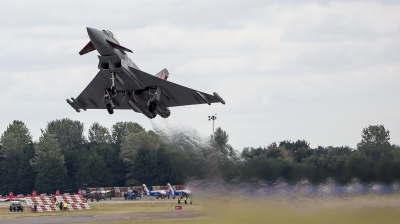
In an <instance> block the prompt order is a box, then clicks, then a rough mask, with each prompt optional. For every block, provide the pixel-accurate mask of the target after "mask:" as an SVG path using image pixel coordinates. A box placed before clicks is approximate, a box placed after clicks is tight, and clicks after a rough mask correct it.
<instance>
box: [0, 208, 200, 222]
mask: <svg viewBox="0 0 400 224" xmlns="http://www.w3.org/2000/svg"><path fill="white" fill-rule="evenodd" d="M201 216H202V215H200V214H198V211H194V210H191V211H182V210H178V211H153V212H131V213H117V214H112V213H111V214H110V213H108V214H104V215H101V214H100V215H99V214H91V215H86V214H85V215H60V216H38V217H21V218H0V223H1V224H15V223H19V224H46V223H85V222H111V221H123V220H154V219H177V218H196V217H201Z"/></svg>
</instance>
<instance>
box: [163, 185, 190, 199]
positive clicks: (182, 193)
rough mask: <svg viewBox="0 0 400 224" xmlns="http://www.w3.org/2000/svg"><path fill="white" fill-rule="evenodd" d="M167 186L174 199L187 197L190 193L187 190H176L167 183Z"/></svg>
mask: <svg viewBox="0 0 400 224" xmlns="http://www.w3.org/2000/svg"><path fill="white" fill-rule="evenodd" d="M167 186H168V189H169V192H170V193H171V195H173V196H174V199H175V196H189V195H190V193H191V192H190V191H189V190H176V189H175V188H174V187H172V185H171V184H170V183H168V184H167Z"/></svg>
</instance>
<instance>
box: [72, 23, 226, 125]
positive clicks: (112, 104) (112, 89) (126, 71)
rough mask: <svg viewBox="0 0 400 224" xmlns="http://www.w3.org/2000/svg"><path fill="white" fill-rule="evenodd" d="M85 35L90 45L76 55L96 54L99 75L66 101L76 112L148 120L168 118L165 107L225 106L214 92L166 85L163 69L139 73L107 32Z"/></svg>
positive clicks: (90, 32)
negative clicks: (119, 113)
mask: <svg viewBox="0 0 400 224" xmlns="http://www.w3.org/2000/svg"><path fill="white" fill-rule="evenodd" d="M87 32H88V35H89V38H90V41H89V43H88V44H87V45H86V46H85V47H84V48H83V49H82V50H81V51H80V52H79V54H80V55H84V54H86V53H89V52H91V51H94V50H97V51H98V52H99V54H100V55H99V56H98V58H99V64H98V69H99V70H100V71H99V72H98V73H97V75H96V76H95V77H94V79H93V80H92V81H91V82H90V83H89V85H88V86H87V87H86V88H85V89H84V90H83V92H82V93H81V94H80V95H79V96H78V97H77V98H76V99H75V98H71V100H69V99H67V103H68V104H69V105H71V107H72V108H74V109H75V110H76V112H80V110H81V109H82V110H84V111H86V110H87V109H107V111H108V113H109V114H113V113H114V109H131V110H133V111H135V112H137V113H142V114H144V115H145V116H146V117H148V118H150V119H152V118H155V117H156V116H157V115H159V116H161V117H162V118H167V117H169V116H170V114H171V112H170V110H169V109H168V108H169V107H176V106H186V105H195V104H204V103H207V104H208V105H211V103H217V102H220V103H222V104H225V101H224V100H223V99H222V98H221V97H220V96H219V95H218V94H217V93H215V92H214V93H213V95H210V94H207V93H203V92H200V91H197V90H194V89H190V88H187V87H184V86H181V85H178V84H175V83H173V82H170V81H167V79H168V77H169V73H168V70H167V69H163V70H161V71H160V72H159V73H157V74H156V75H154V76H153V75H150V74H148V73H145V72H143V71H141V70H140V69H139V67H138V66H137V65H136V64H135V63H134V62H133V61H132V60H131V59H130V58H129V57H128V55H127V54H126V52H131V53H132V51H131V50H130V49H128V48H126V47H123V46H122V45H120V43H119V41H118V39H117V38H116V36H115V35H114V34H113V33H112V32H111V31H109V30H103V31H100V30H96V29H93V28H89V27H87Z"/></svg>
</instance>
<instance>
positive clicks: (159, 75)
mask: <svg viewBox="0 0 400 224" xmlns="http://www.w3.org/2000/svg"><path fill="white" fill-rule="evenodd" d="M154 76H155V77H157V78H160V79H164V80H167V79H168V77H169V72H168V70H167V69H166V68H164V69H163V70H161V71H160V72H159V73H157V74H156V75H154Z"/></svg>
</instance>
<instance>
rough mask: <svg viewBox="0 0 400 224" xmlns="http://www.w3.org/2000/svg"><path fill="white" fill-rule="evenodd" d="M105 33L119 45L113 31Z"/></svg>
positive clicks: (105, 31)
mask: <svg viewBox="0 0 400 224" xmlns="http://www.w3.org/2000/svg"><path fill="white" fill-rule="evenodd" d="M103 32H104V33H106V34H107V35H108V36H109V37H111V38H112V39H113V40H115V42H117V43H118V44H119V41H118V39H117V37H116V36H115V35H114V34H113V33H112V32H111V31H109V30H103Z"/></svg>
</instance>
